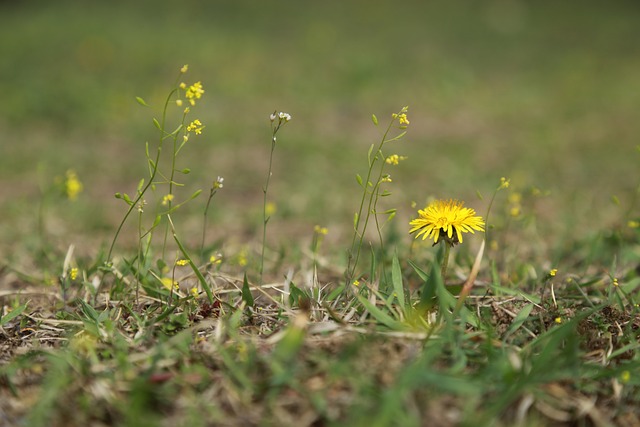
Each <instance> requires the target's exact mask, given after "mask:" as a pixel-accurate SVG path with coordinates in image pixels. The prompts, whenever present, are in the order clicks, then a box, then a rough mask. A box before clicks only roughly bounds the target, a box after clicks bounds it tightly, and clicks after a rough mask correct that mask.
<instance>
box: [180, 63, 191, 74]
mask: <svg viewBox="0 0 640 427" xmlns="http://www.w3.org/2000/svg"><path fill="white" fill-rule="evenodd" d="M188 70H189V64H184V65H183V66H182V68H180V72H181V73H182V74H184V73H186V72H187V71H188Z"/></svg>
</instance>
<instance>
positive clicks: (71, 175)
mask: <svg viewBox="0 0 640 427" xmlns="http://www.w3.org/2000/svg"><path fill="white" fill-rule="evenodd" d="M66 176H67V177H66V179H65V181H64V191H65V193H66V194H67V198H68V199H69V200H71V201H74V200H76V199H77V198H78V194H80V193H81V192H82V189H83V186H82V183H81V182H80V180H79V179H78V175H77V174H76V173H75V171H73V170H71V169H69V170H68V171H67V173H66Z"/></svg>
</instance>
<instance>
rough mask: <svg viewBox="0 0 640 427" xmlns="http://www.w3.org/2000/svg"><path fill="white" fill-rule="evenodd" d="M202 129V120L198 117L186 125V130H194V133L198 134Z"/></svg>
mask: <svg viewBox="0 0 640 427" xmlns="http://www.w3.org/2000/svg"><path fill="white" fill-rule="evenodd" d="M202 129H204V126H202V122H201V121H200V120H198V119H195V120H194V121H192V122H191V123H189V126H187V132H195V134H196V135H200V134H201V133H202Z"/></svg>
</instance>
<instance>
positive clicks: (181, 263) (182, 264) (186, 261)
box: [176, 259, 189, 266]
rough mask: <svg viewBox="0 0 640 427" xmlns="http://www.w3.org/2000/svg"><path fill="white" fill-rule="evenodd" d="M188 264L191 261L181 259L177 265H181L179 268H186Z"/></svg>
mask: <svg viewBox="0 0 640 427" xmlns="http://www.w3.org/2000/svg"><path fill="white" fill-rule="evenodd" d="M187 264H189V260H186V259H179V260H177V261H176V265H179V266H185V265H187Z"/></svg>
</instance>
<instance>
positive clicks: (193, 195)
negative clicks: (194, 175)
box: [189, 190, 202, 200]
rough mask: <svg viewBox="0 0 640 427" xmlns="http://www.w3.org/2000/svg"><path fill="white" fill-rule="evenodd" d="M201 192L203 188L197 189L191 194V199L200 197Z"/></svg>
mask: <svg viewBox="0 0 640 427" xmlns="http://www.w3.org/2000/svg"><path fill="white" fill-rule="evenodd" d="M200 193H202V190H197V191H196V192H195V193H193V194H192V195H191V197H190V198H189V199H190V200H193V199H195V198H196V197H198V196H199V195H200Z"/></svg>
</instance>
